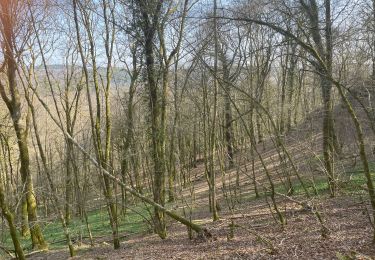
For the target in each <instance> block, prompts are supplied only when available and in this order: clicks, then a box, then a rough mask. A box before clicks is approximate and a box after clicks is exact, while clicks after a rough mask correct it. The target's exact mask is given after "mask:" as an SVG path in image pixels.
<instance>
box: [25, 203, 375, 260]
mask: <svg viewBox="0 0 375 260" xmlns="http://www.w3.org/2000/svg"><path fill="white" fill-rule="evenodd" d="M259 202H260V201H252V202H250V203H247V204H246V205H241V209H238V210H236V213H235V214H228V213H224V212H221V219H220V220H219V221H216V222H211V221H209V216H205V214H202V216H201V217H202V221H206V222H207V223H206V224H205V226H206V227H207V228H208V230H210V232H211V233H212V235H213V237H212V238H211V239H209V240H207V241H202V240H200V239H197V238H195V239H193V240H189V239H188V235H187V231H186V228H185V227H184V226H182V225H180V224H176V223H173V224H171V226H170V227H169V228H168V232H169V236H168V238H167V239H165V240H161V239H160V238H159V237H158V236H157V235H135V236H132V237H129V238H128V239H126V241H124V242H122V244H121V249H119V250H113V248H112V246H111V245H110V244H109V243H106V242H103V243H100V244H98V245H97V246H95V247H88V246H87V247H81V249H80V250H79V251H78V255H77V256H76V257H74V258H72V259H317V260H318V259H340V258H339V256H348V257H349V256H350V257H352V258H341V259H373V258H372V257H375V247H374V244H373V243H372V234H373V230H372V228H371V226H370V224H369V220H368V215H367V212H366V210H365V207H364V205H363V203H361V201H358V200H356V199H353V198H352V197H351V196H340V197H339V198H334V199H331V198H328V197H327V198H324V199H322V200H320V202H319V208H320V210H321V212H322V213H323V215H324V218H325V220H326V225H327V227H328V228H329V233H330V234H329V236H328V238H323V237H322V235H321V226H320V225H319V223H318V221H317V219H316V218H315V216H314V215H313V214H312V213H311V212H310V211H309V210H306V209H304V208H303V207H301V206H298V205H296V204H295V203H290V202H288V201H285V203H283V204H284V209H286V212H287V213H286V217H287V221H288V223H287V225H286V226H285V227H284V228H282V227H281V226H280V225H278V224H276V223H275V220H274V219H273V217H272V215H271V214H269V209H268V208H267V207H265V206H264V203H262V206H260V205H259V204H260V203H259ZM205 217H206V218H205ZM231 220H233V221H234V224H235V226H236V227H235V230H234V237H233V238H232V239H229V238H228V236H229V234H230V232H231V231H230V224H231ZM67 258H69V254H68V252H67V250H56V251H50V252H48V253H41V254H35V255H33V256H32V257H31V258H30V259H56V260H57V259H67Z"/></svg>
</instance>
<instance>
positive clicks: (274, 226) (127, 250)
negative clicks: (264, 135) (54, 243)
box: [29, 107, 375, 260]
mask: <svg viewBox="0 0 375 260" xmlns="http://www.w3.org/2000/svg"><path fill="white" fill-rule="evenodd" d="M320 118H321V116H320V114H319V112H317V113H315V114H314V113H312V114H311V115H310V118H309V119H308V120H306V121H305V122H303V123H302V124H300V126H299V127H298V128H296V129H294V130H293V131H292V132H291V133H289V134H288V136H286V137H285V139H284V140H285V146H286V147H287V149H288V151H289V152H290V155H291V157H292V158H293V161H294V162H295V164H296V167H297V169H298V171H299V172H300V173H301V174H302V175H303V179H304V181H305V182H306V183H307V184H308V186H309V188H308V190H309V192H311V195H312V197H311V198H307V197H306V196H305V195H304V191H303V189H302V187H301V185H300V183H299V182H298V181H297V180H296V178H295V177H293V184H294V189H295V193H294V195H293V197H292V199H290V198H288V197H285V196H282V195H277V198H276V199H277V202H278V203H277V204H278V206H279V209H280V211H281V212H282V214H284V216H285V218H286V221H287V224H286V225H285V226H281V225H280V224H279V223H278V220H277V216H276V215H275V214H274V213H273V214H272V213H271V212H274V210H273V209H272V206H270V203H271V201H270V198H269V196H265V195H264V194H265V193H267V191H265V190H264V185H267V178H266V177H265V174H264V169H262V167H261V164H260V162H259V160H255V162H254V166H255V167H254V174H255V175H256V178H257V181H258V182H259V186H258V189H259V190H260V192H259V193H260V197H259V198H255V192H254V189H253V188H252V187H253V185H254V183H253V181H252V170H251V169H252V165H251V163H250V162H249V157H248V156H249V155H248V153H247V152H246V149H244V150H245V152H239V153H237V155H236V161H237V165H239V167H237V169H236V170H231V171H227V172H226V173H225V175H223V174H222V175H220V176H219V178H218V183H217V188H218V194H219V197H218V198H219V201H220V205H221V211H220V212H219V214H220V220H219V221H215V222H213V221H212V220H211V215H210V213H209V212H208V210H207V205H208V200H207V182H206V180H205V178H204V175H203V173H204V165H203V163H200V164H199V165H198V167H197V168H195V169H193V172H192V176H194V177H193V180H194V181H193V182H194V190H195V197H196V198H195V202H194V208H195V209H194V212H193V213H192V216H191V217H192V219H193V220H194V222H196V223H199V224H202V225H204V226H205V227H206V228H207V229H208V230H209V231H210V232H211V233H212V238H210V239H207V240H202V239H198V238H193V239H189V238H188V232H187V230H186V227H184V226H183V225H181V224H179V223H176V222H174V221H172V220H170V219H168V237H167V239H165V240H161V239H160V238H159V237H158V236H157V235H155V234H150V232H145V229H144V228H143V229H142V228H139V226H137V232H134V234H130V233H129V232H128V231H127V230H126V229H124V230H121V234H122V235H124V238H123V241H122V243H121V248H120V249H119V250H113V248H112V245H111V243H110V242H109V241H110V238H111V236H110V235H109V234H108V233H107V236H105V237H102V238H101V239H97V240H96V241H95V242H96V244H95V246H94V247H90V246H89V245H88V241H84V243H83V244H82V245H81V246H79V247H78V246H77V256H75V257H74V258H71V259H339V260H344V259H346V260H349V259H375V245H374V243H373V240H372V239H373V234H374V231H373V228H372V226H371V224H370V221H369V219H370V217H369V215H370V213H369V211H370V206H369V205H367V204H368V199H367V196H368V195H367V192H366V191H365V189H364V188H363V187H364V185H365V179H364V177H363V171H362V169H361V166H360V163H359V162H357V161H359V159H358V155H356V154H353V151H355V150H356V143H355V134H354V131H353V129H352V128H351V127H349V125H351V124H350V121H348V118H349V117H348V116H347V115H345V113H344V112H343V110H342V108H340V107H338V108H336V111H335V118H336V127H337V129H338V131H337V134H338V135H339V137H340V138H339V139H340V140H345V143H343V144H342V148H343V156H342V158H341V159H340V160H337V162H336V165H335V167H336V171H337V172H338V173H339V176H338V178H339V179H340V181H339V191H338V195H337V197H335V198H330V197H329V192H328V187H327V181H326V179H327V178H326V176H325V175H324V171H322V162H321V156H320V153H321V135H320V134H319V132H320V127H321V120H320ZM365 130H366V131H367V132H366V136H368V137H369V139H368V149H369V151H368V154H369V155H370V158H369V160H370V161H371V162H372V163H371V171H372V174H374V177H375V157H374V155H373V154H372V153H371V150H370V149H372V145H373V143H370V142H372V141H371V140H373V137H372V133H370V131H369V127H365ZM258 150H259V151H260V153H261V155H262V157H263V158H264V161H265V163H266V164H267V167H268V169H269V171H270V173H271V175H272V176H274V177H273V178H274V179H275V180H278V181H276V191H277V192H278V193H280V194H281V193H284V194H285V192H286V189H285V182H284V181H283V180H282V178H281V177H279V176H284V175H283V174H285V169H286V170H289V171H291V165H290V164H289V165H287V166H285V165H284V166H283V165H281V164H280V163H279V162H278V160H279V156H280V154H279V153H278V152H277V150H276V149H275V147H274V144H273V142H272V141H270V140H269V141H267V142H265V144H260V145H259V147H258ZM283 167H284V168H283ZM223 179H225V181H226V183H227V185H228V186H227V187H229V192H230V194H231V195H232V196H233V194H235V196H234V197H235V198H236V199H235V200H227V199H226V197H225V196H224V193H223V188H222V183H223ZM235 183H240V185H239V188H238V189H236V188H234V189H232V188H230V187H233V185H235ZM249 187H250V188H249ZM182 195H183V197H184V198H185V199H186V200H185V202H181V201H180V202H179V204H178V205H177V204H169V205H168V207H169V208H175V209H176V210H177V211H178V212H180V213H181V214H182V210H180V209H181V208H182V207H183V205H184V203H186V201H189V199H190V193H189V190H183V191H181V193H180V196H182ZM298 202H303V203H304V205H305V204H306V203H308V205H310V206H312V208H313V211H311V207H310V208H309V207H303V206H301V203H298ZM230 208H232V210H230ZM271 209H272V210H271ZM315 210H317V211H318V212H320V213H321V216H322V217H323V219H324V225H325V226H326V228H328V230H329V231H328V236H327V237H323V236H322V226H321V224H320V223H319V222H318V220H317V218H316V215H315V214H314V211H315ZM185 213H186V212H185ZM144 226H145V225H144V223H143V227H144ZM231 227H233V228H231ZM106 228H107V231H108V230H109V227H106ZM231 235H232V237H231ZM29 258H30V259H52V260H54V259H68V258H69V254H68V251H67V250H66V249H65V248H61V249H54V250H50V251H49V252H41V253H35V254H32V255H31V256H30V257H29Z"/></svg>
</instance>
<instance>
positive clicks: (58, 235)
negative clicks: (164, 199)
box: [0, 205, 150, 259]
mask: <svg viewBox="0 0 375 260" xmlns="http://www.w3.org/2000/svg"><path fill="white" fill-rule="evenodd" d="M131 209H132V210H131ZM131 209H127V211H126V214H125V215H120V214H119V218H118V221H119V227H118V228H119V233H120V235H131V234H137V233H145V232H147V231H148V230H149V227H148V222H147V221H149V219H150V216H149V214H148V211H147V209H146V208H145V206H144V205H138V206H132V207H131ZM138 213H139V214H138ZM140 214H141V215H142V216H141V215H140ZM88 222H89V225H90V228H91V232H92V236H93V237H94V240H95V238H99V237H100V238H101V237H103V238H104V237H107V238H108V239H111V234H112V231H111V227H110V223H109V217H108V212H107V209H106V208H105V207H103V208H102V209H98V210H94V211H91V212H88ZM40 224H41V226H42V229H43V235H44V237H45V239H46V240H47V242H48V244H49V249H51V250H53V249H61V248H64V247H67V244H66V240H65V236H64V233H63V228H62V225H61V221H60V220H59V219H56V220H54V221H52V222H43V219H40ZM69 230H70V235H71V238H72V239H73V240H77V239H78V238H79V237H80V235H82V237H84V238H85V239H84V241H89V240H88V238H87V239H86V237H88V230H87V226H86V223H85V221H84V220H81V219H80V218H78V217H75V218H74V219H72V220H71V222H70V223H69ZM20 238H21V237H20ZM123 240H126V237H125V238H123ZM1 244H2V245H3V246H4V247H6V248H9V249H12V248H13V243H12V240H11V238H10V236H9V233H8V230H7V229H5V230H2V234H1ZM21 244H22V246H23V248H24V249H25V250H26V251H29V250H31V239H30V237H26V238H21ZM2 254H3V252H0V259H1V255H2Z"/></svg>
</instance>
